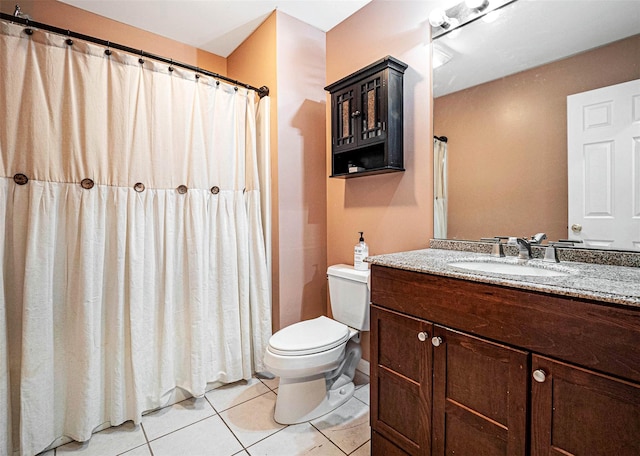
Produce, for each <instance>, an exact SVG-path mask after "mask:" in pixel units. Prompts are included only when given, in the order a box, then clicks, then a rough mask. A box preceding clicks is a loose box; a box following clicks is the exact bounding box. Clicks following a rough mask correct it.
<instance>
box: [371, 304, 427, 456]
mask: <svg viewBox="0 0 640 456" xmlns="http://www.w3.org/2000/svg"><path fill="white" fill-rule="evenodd" d="M431 329H432V325H431V324H430V323H427V322H425V321H422V320H418V319H415V318H411V317H407V316H404V315H401V314H398V313H395V312H391V311H387V310H383V309H381V308H379V307H376V306H372V307H371V364H372V369H371V427H372V428H373V429H374V430H375V431H376V432H379V433H380V434H381V435H382V436H384V437H385V438H386V439H388V440H389V441H390V442H393V443H394V444H395V445H397V446H398V447H400V448H401V449H402V450H404V451H406V452H407V453H408V454H411V455H428V454H430V452H431V449H430V433H431V431H430V424H429V423H430V422H431V353H432V350H431V343H430V336H431ZM385 451H386V450H385V449H384V448H383V447H381V446H380V445H377V444H376V441H373V442H372V454H373V455H383V454H385Z"/></svg>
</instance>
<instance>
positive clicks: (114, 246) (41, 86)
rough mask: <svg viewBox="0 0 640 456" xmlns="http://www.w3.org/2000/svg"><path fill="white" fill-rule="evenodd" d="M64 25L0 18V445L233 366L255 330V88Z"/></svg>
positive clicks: (263, 257) (23, 448)
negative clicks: (108, 47) (94, 39)
mask: <svg viewBox="0 0 640 456" xmlns="http://www.w3.org/2000/svg"><path fill="white" fill-rule="evenodd" d="M65 39H66V37H63V36H58V35H55V34H49V33H45V32H42V31H38V30H36V31H34V33H33V35H30V36H29V35H27V34H25V33H23V27H22V26H19V25H13V24H9V23H5V22H0V68H2V71H3V75H2V80H1V82H0V106H2V107H3V109H2V111H0V455H1V454H10V453H11V452H12V449H18V448H20V453H21V454H23V455H32V454H35V453H37V452H39V451H41V450H43V449H44V448H46V447H47V446H48V445H50V444H51V443H52V442H53V441H54V440H55V439H57V438H59V437H60V436H68V437H71V438H73V439H75V440H79V441H84V440H87V439H88V438H89V437H90V436H91V432H92V431H93V430H94V429H95V428H96V427H97V426H100V425H103V424H104V423H109V424H111V425H118V424H120V423H122V422H124V421H127V420H134V421H135V422H139V421H140V419H141V414H142V412H143V411H146V410H149V409H152V408H155V407H158V406H160V405H162V404H163V402H164V401H165V400H166V398H167V396H168V395H169V394H170V392H171V391H172V390H174V389H175V388H176V387H180V388H182V389H184V390H186V391H188V392H189V393H191V394H193V395H195V396H200V395H203V394H204V392H205V386H206V384H207V383H208V382H213V381H221V382H232V381H236V380H239V379H243V378H244V379H246V378H249V377H250V376H251V375H252V372H254V371H259V370H263V369H264V367H263V365H262V356H263V353H264V348H265V345H266V343H267V341H268V338H269V336H270V331H271V305H270V288H269V287H270V285H269V266H268V259H267V252H266V248H265V237H264V227H265V226H268V214H264V213H263V212H262V210H263V209H262V207H261V204H262V203H261V198H262V195H261V189H260V187H261V185H263V186H264V185H265V183H264V182H261V180H260V176H261V175H263V176H264V175H265V174H268V171H267V172H265V171H264V170H261V169H260V168H259V167H260V166H261V165H262V163H263V162H265V161H266V162H267V163H268V160H265V159H264V156H265V154H266V156H268V142H266V143H265V142H264V141H262V140H260V141H257V139H256V138H257V137H258V138H262V137H264V134H265V133H264V131H265V130H266V131H268V121H269V119H268V111H269V110H268V103H269V101H268V98H264V99H262V100H260V102H259V104H263V105H266V106H267V109H266V112H265V109H264V106H262V107H260V106H258V102H257V101H256V96H255V93H254V92H253V91H248V90H246V89H243V88H237V87H234V86H232V85H229V84H226V83H218V82H217V81H216V80H214V79H212V78H209V77H206V76H202V77H200V78H199V79H196V78H195V75H194V74H193V73H192V72H189V71H186V70H181V69H179V68H174V69H173V71H170V70H169V67H168V65H164V64H160V63H157V62H155V63H154V62H153V61H150V60H147V61H145V62H144V63H143V64H140V63H139V62H138V57H137V56H131V55H127V54H124V53H120V52H117V51H113V52H112V54H111V55H110V56H107V55H106V54H105V52H104V51H105V49H104V48H101V47H99V46H96V45H93V44H89V43H85V42H82V41H79V40H74V42H73V44H72V45H69V44H67V43H66V42H65ZM258 112H260V113H261V114H260V116H258ZM257 117H259V119H258V120H259V123H256V119H257ZM265 147H266V148H267V149H266V150H265ZM258 153H260V154H261V155H262V157H261V156H258ZM25 181H26V183H25Z"/></svg>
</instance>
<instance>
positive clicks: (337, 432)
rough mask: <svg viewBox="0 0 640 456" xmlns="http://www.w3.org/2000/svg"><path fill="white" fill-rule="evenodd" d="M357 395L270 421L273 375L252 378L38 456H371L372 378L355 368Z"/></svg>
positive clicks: (274, 392) (275, 385)
mask: <svg viewBox="0 0 640 456" xmlns="http://www.w3.org/2000/svg"><path fill="white" fill-rule="evenodd" d="M358 374H359V375H357V376H356V382H355V383H356V392H355V394H354V397H352V398H351V399H350V400H349V401H347V402H346V403H345V404H344V405H342V406H340V407H339V408H337V409H336V410H334V411H333V412H331V413H329V414H327V415H324V416H322V417H320V418H318V419H315V420H313V421H310V422H308V423H302V424H296V425H290V426H283V425H280V424H278V423H276V422H275V421H274V420H273V410H274V407H275V401H276V395H277V393H278V380H277V379H275V380H260V379H257V378H252V379H251V380H249V381H241V382H237V383H233V384H231V385H226V386H224V387H222V388H218V389H215V390H212V391H209V392H208V393H207V394H206V395H205V397H203V398H200V399H187V400H184V401H182V402H179V403H177V404H174V405H172V406H168V407H165V408H162V409H160V410H156V411H154V412H152V413H149V414H148V415H144V416H143V417H142V424H141V425H139V426H135V425H133V423H131V422H128V423H125V424H123V425H122V426H118V427H113V428H108V429H105V430H104V431H101V432H98V433H96V434H94V435H93V437H92V438H91V440H89V441H88V442H86V443H84V444H80V443H77V442H71V443H68V444H66V445H63V446H60V447H58V448H56V449H54V450H49V451H47V452H45V453H42V454H41V455H40V456H67V455H68V456H73V455H81V456H98V455H100V456H118V455H122V456H209V455H211V456H232V455H244V456H246V455H250V456H257V455H275V456H296V455H319V456H325V455H326V456H333V455H336V456H344V455H353V456H365V455H366V456H369V455H370V453H371V449H370V438H371V429H370V427H369V378H368V377H366V376H365V375H362V374H360V373H359V372H358Z"/></svg>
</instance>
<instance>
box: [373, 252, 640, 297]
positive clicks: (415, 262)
mask: <svg viewBox="0 0 640 456" xmlns="http://www.w3.org/2000/svg"><path fill="white" fill-rule="evenodd" d="M432 247H433V245H432ZM367 261H368V262H369V263H371V264H377V265H381V266H388V267H392V268H397V269H405V270H408V271H415V272H422V273H428V274H435V275H440V276H445V277H454V278H457V279H466V280H471V281H474V282H483V283H489V284H495V285H504V286H508V287H512V288H521V289H525V290H533V291H542V292H545V293H552V294H557V295H563V296H573V297H578V298H585V299H594V300H598V301H603V302H608V303H614V304H622V305H627V306H632V307H637V308H639V309H640V268H638V267H629V266H611V265H604V264H593V263H583V262H572V261H561V262H560V263H547V262H544V261H542V260H541V259H535V258H534V259H532V260H529V261H528V262H527V264H528V265H531V266H534V267H538V268H543V269H551V270H556V271H560V272H564V273H568V275H566V276H553V277H538V276H520V275H517V276H514V275H506V274H498V273H485V272H475V271H465V270H461V269H459V268H456V267H454V266H451V265H450V263H455V262H461V261H467V262H468V261H471V262H501V263H517V262H518V260H517V258H515V257H514V256H507V257H505V258H493V257H491V256H490V255H489V254H487V253H476V252H473V251H471V252H469V251H460V250H444V249H438V248H430V249H424V250H414V251H409V252H399V253H391V254H386V255H377V256H371V257H369V258H368V259H367Z"/></svg>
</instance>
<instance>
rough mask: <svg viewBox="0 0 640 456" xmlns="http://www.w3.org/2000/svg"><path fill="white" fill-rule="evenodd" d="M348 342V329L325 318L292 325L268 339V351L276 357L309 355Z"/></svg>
mask: <svg viewBox="0 0 640 456" xmlns="http://www.w3.org/2000/svg"><path fill="white" fill-rule="evenodd" d="M347 340H349V327H348V326H347V325H343V324H342V323H340V322H337V321H335V320H332V319H330V318H327V317H324V316H322V317H318V318H314V319H313V320H305V321H301V322H299V323H294V324H293V325H291V326H287V327H286V328H283V329H281V330H280V331H278V332H276V333H275V334H274V335H273V336H271V338H270V339H269V349H270V350H271V351H272V352H273V353H275V354H278V355H284V356H294V355H311V354H313V353H319V352H322V351H325V350H330V349H332V348H334V347H337V346H338V345H340V344H343V343H345V342H346V341H347Z"/></svg>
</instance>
